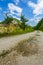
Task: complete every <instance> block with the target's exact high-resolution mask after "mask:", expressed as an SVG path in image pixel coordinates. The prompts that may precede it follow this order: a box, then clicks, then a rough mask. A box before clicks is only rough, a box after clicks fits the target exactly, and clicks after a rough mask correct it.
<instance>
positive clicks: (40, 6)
mask: <svg viewBox="0 0 43 65" xmlns="http://www.w3.org/2000/svg"><path fill="white" fill-rule="evenodd" d="M28 6H30V7H31V8H32V9H33V14H35V15H36V16H37V15H40V14H43V0H37V4H35V3H34V2H32V1H29V2H28Z"/></svg>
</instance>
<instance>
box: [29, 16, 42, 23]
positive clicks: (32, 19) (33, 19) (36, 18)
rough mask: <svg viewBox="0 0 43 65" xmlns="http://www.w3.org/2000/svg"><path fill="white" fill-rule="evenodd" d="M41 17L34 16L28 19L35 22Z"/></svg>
mask: <svg viewBox="0 0 43 65" xmlns="http://www.w3.org/2000/svg"><path fill="white" fill-rule="evenodd" d="M41 18H42V17H39V16H36V17H34V18H30V19H29V21H30V22H31V21H32V22H35V23H36V24H37V23H38V22H39V21H40V20H41Z"/></svg>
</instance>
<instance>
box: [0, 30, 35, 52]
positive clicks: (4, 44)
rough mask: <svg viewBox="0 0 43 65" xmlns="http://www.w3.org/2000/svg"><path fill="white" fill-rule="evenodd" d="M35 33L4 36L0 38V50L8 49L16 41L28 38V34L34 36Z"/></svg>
mask: <svg viewBox="0 0 43 65" xmlns="http://www.w3.org/2000/svg"><path fill="white" fill-rule="evenodd" d="M35 34H36V31H35V32H32V33H27V34H22V35H17V36H10V37H4V38H0V52H2V51H3V50H8V49H9V48H11V47H13V46H15V45H16V44H17V43H18V42H20V41H22V40H24V39H28V38H29V37H30V36H34V35H35Z"/></svg>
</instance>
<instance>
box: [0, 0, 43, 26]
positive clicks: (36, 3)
mask: <svg viewBox="0 0 43 65" xmlns="http://www.w3.org/2000/svg"><path fill="white" fill-rule="evenodd" d="M6 12H7V13H8V15H9V16H12V17H14V18H17V19H20V15H21V13H22V14H23V15H24V16H25V17H26V18H27V19H28V20H29V21H28V24H29V25H32V26H34V25H36V24H37V23H38V21H39V20H40V19H41V18H43V0H0V21H2V20H4V19H5V13H6Z"/></svg>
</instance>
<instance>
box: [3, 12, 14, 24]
mask: <svg viewBox="0 0 43 65" xmlns="http://www.w3.org/2000/svg"><path fill="white" fill-rule="evenodd" d="M5 15H6V18H5V19H4V21H2V23H3V24H10V23H11V22H12V21H13V18H12V17H9V16H8V13H6V14H5Z"/></svg>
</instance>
